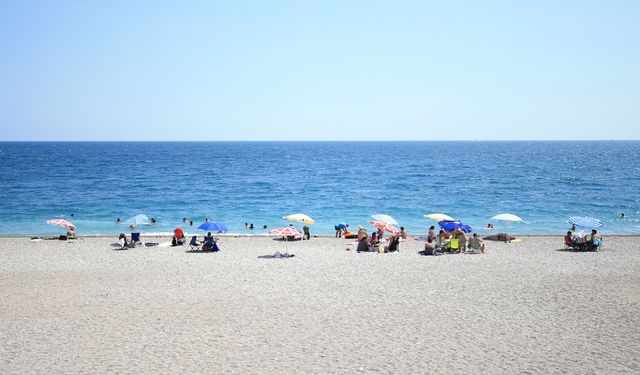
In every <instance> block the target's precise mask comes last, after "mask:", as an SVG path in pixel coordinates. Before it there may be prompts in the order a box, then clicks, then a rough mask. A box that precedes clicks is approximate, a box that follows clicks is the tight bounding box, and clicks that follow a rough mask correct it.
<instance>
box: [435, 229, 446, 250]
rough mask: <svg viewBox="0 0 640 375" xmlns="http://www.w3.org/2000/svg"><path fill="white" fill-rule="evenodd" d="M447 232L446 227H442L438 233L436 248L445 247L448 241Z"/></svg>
mask: <svg viewBox="0 0 640 375" xmlns="http://www.w3.org/2000/svg"><path fill="white" fill-rule="evenodd" d="M446 233H447V232H445V231H444V229H440V231H439V232H438V235H437V236H436V249H442V248H444V247H445V245H446V243H447V235H446Z"/></svg>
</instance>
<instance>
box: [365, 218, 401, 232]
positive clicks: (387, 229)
mask: <svg viewBox="0 0 640 375" xmlns="http://www.w3.org/2000/svg"><path fill="white" fill-rule="evenodd" d="M369 224H371V225H373V226H374V227H376V228H378V229H381V230H383V231H385V232H389V233H391V234H400V231H399V230H398V228H396V227H394V226H393V225H392V224H389V223H385V222H384V221H370V222H369Z"/></svg>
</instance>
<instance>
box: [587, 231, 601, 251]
mask: <svg viewBox="0 0 640 375" xmlns="http://www.w3.org/2000/svg"><path fill="white" fill-rule="evenodd" d="M601 244H602V236H600V235H599V234H598V231H597V230H595V229H592V230H591V237H590V238H589V241H587V249H588V250H592V251H596V250H598V247H600V245H601Z"/></svg>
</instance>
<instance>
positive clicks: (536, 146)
mask: <svg viewBox="0 0 640 375" xmlns="http://www.w3.org/2000/svg"><path fill="white" fill-rule="evenodd" d="M639 187H640V142H638V141H629V142H621V141H601V142H577V141H576V142H180V143H173V142H44V143H42V142H0V191H1V193H0V194H1V198H2V199H1V200H2V205H1V206H0V234H1V235H10V234H14V235H45V234H56V233H61V232H62V229H60V228H56V227H53V226H50V225H47V224H45V221H46V220H47V219H51V218H57V217H64V218H66V219H68V220H70V221H72V222H73V223H75V224H76V226H77V232H78V233H79V234H84V235H89V234H115V233H119V232H122V231H126V230H125V229H126V228H125V227H124V225H122V224H121V225H116V224H115V222H114V221H115V218H116V217H120V218H121V219H122V220H123V221H124V220H126V219H127V218H129V217H131V216H134V215H136V214H138V213H144V214H147V215H148V216H149V217H155V218H157V220H158V224H157V225H155V226H152V227H145V228H143V229H142V230H143V232H145V231H146V232H168V231H170V230H172V229H173V228H174V227H175V226H176V225H180V224H181V221H182V218H183V217H186V218H188V219H190V220H193V221H194V223H195V224H194V227H193V230H190V229H191V228H189V227H188V225H187V228H186V229H187V231H192V232H194V233H196V232H198V231H197V230H195V226H196V225H197V224H200V223H202V222H203V220H204V218H205V217H209V218H210V220H213V221H219V222H222V223H224V224H226V225H227V226H228V227H229V229H230V231H231V232H237V233H255V234H261V233H265V232H266V231H265V230H263V229H261V227H262V225H264V224H266V225H267V226H268V227H269V228H273V227H275V226H285V225H286V224H287V222H286V221H284V220H282V219H281V216H283V215H286V214H292V213H297V212H302V213H306V214H308V215H310V216H312V217H313V218H314V219H316V221H317V224H315V225H314V226H312V228H311V229H312V233H314V234H332V233H333V232H334V230H333V226H334V224H335V223H337V222H341V221H345V222H347V223H350V224H351V225H353V227H355V226H356V225H357V224H363V225H365V224H366V223H367V221H368V220H370V217H369V216H370V215H371V214H374V213H385V214H389V215H391V216H393V217H395V218H396V219H397V220H398V221H399V222H400V224H402V225H404V226H405V227H406V228H407V230H408V231H409V233H415V234H419V233H424V232H426V230H427V227H428V226H429V225H431V224H433V222H431V221H430V220H427V219H424V218H423V215H424V214H427V213H431V212H444V213H447V214H449V215H451V216H453V217H455V218H457V219H460V220H462V221H464V222H466V223H468V224H470V225H471V226H473V227H474V228H476V229H477V230H478V232H479V233H484V230H483V228H484V227H485V226H486V224H487V223H488V222H494V224H495V230H494V232H498V231H507V232H511V233H540V234H558V233H562V231H565V230H566V229H567V228H568V224H566V220H567V219H568V217H569V216H573V215H590V216H594V217H597V218H600V219H601V220H603V221H604V222H605V224H606V225H605V227H603V228H602V229H601V232H603V233H626V234H629V233H636V234H637V233H640V190H639ZM504 212H509V213H514V214H517V215H519V216H521V217H522V218H524V220H525V222H524V223H515V224H502V223H500V222H495V221H491V220H490V219H489V218H490V217H491V216H493V215H496V214H499V213H504ZM621 213H625V216H626V218H625V219H620V214H621ZM71 214H74V216H73V217H70V216H69V215H71ZM245 222H248V223H253V224H254V225H255V226H256V227H258V228H260V229H254V230H248V229H245V227H244V223H245Z"/></svg>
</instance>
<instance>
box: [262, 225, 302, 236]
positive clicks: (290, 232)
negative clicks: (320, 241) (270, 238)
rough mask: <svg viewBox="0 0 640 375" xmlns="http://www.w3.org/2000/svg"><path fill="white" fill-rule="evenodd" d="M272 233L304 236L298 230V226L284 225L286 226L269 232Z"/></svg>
mask: <svg viewBox="0 0 640 375" xmlns="http://www.w3.org/2000/svg"><path fill="white" fill-rule="evenodd" d="M269 233H271V234H277V235H278V236H287V237H288V236H294V237H298V236H302V233H300V232H298V231H297V230H296V228H293V227H284V228H274V229H271V231H270V232H269Z"/></svg>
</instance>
